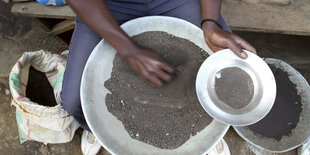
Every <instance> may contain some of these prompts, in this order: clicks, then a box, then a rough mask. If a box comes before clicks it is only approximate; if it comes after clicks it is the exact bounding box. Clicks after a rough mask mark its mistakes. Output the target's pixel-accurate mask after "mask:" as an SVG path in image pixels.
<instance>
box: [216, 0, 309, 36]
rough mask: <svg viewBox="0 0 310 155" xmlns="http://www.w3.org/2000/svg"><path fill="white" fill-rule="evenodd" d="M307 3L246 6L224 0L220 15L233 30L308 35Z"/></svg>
mask: <svg viewBox="0 0 310 155" xmlns="http://www.w3.org/2000/svg"><path fill="white" fill-rule="evenodd" d="M309 6H310V3H309V2H308V1H304V0H303V1H296V2H295V1H294V5H292V4H289V5H287V6H283V5H271V4H247V3H245V2H242V1H231V0H225V1H224V2H223V3H222V14H223V16H224V18H225V19H226V20H227V22H228V24H229V25H230V26H231V28H232V29H233V30H245V31H258V32H274V33H283V34H295V35H307V36H309V35H310V26H309V25H310V18H309V17H310V11H307V9H309V8H310V7H309Z"/></svg>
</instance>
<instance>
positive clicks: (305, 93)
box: [234, 58, 310, 153]
mask: <svg viewBox="0 0 310 155" xmlns="http://www.w3.org/2000/svg"><path fill="white" fill-rule="evenodd" d="M265 62H266V63H267V64H273V65H275V66H276V67H277V68H281V69H282V70H284V71H286V72H287V73H288V74H289V79H290V80H291V81H292V82H293V83H294V84H296V88H297V92H298V94H299V95H300V96H301V102H302V111H301V114H300V117H299V122H298V123H297V126H296V128H294V129H293V130H292V133H291V135H290V136H283V137H282V138H281V140H279V141H277V140H275V139H273V138H267V137H263V136H260V135H258V134H255V133H254V132H252V131H251V130H249V129H248V128H247V127H234V129H235V131H236V132H237V133H238V134H239V136H241V137H242V138H243V139H244V140H246V141H247V142H249V143H250V144H252V145H254V146H255V147H257V148H259V149H262V150H265V151H269V152H273V153H283V152H287V151H290V150H292V149H295V148H297V147H298V146H300V145H301V144H303V143H304V142H305V141H306V140H307V139H308V138H309V136H310V86H309V84H308V82H307V81H306V79H305V78H304V77H303V76H302V75H301V74H300V73H299V72H298V71H297V70H295V69H294V68H293V67H291V66H290V65H289V64H287V63H285V62H284V61H281V60H278V59H273V58H267V59H265ZM292 104H295V103H292ZM288 115H289V114H288Z"/></svg>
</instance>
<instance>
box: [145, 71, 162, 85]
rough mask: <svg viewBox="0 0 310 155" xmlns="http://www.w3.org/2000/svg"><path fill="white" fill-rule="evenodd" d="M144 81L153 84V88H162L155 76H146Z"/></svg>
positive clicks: (160, 82)
mask: <svg viewBox="0 0 310 155" xmlns="http://www.w3.org/2000/svg"><path fill="white" fill-rule="evenodd" d="M146 79H147V80H148V81H149V82H151V83H153V84H154V85H155V87H161V86H163V82H162V81H161V80H160V79H159V78H158V77H156V76H154V75H152V74H149V75H147V76H146Z"/></svg>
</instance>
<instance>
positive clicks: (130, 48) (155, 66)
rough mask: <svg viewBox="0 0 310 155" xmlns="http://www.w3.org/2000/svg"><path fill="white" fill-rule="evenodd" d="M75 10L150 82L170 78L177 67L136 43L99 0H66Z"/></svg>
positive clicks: (153, 82)
mask: <svg viewBox="0 0 310 155" xmlns="http://www.w3.org/2000/svg"><path fill="white" fill-rule="evenodd" d="M68 4H69V5H70V6H71V8H72V9H73V10H74V11H75V12H76V14H77V15H78V16H79V17H80V18H81V19H82V20H83V21H84V22H85V23H86V24H87V25H88V26H89V27H90V28H91V29H92V30H94V31H95V32H96V33H97V34H98V35H99V36H101V37H102V38H104V39H105V40H106V41H107V42H109V43H110V44H111V45H112V46H113V47H114V48H115V49H116V50H117V51H118V53H119V54H120V55H122V56H123V58H124V59H125V60H126V61H127V62H128V64H129V65H130V66H131V67H132V69H133V70H134V71H135V72H136V73H138V74H139V75H140V76H142V77H143V78H145V79H146V80H147V81H148V82H149V83H150V84H151V85H153V86H162V85H163V81H169V80H170V79H171V77H172V75H173V74H175V72H176V69H175V68H174V67H173V66H171V65H170V64H168V63H166V62H165V61H163V60H162V59H161V58H160V57H159V56H158V55H157V54H155V53H154V52H152V51H151V50H150V49H148V48H146V47H142V46H139V45H137V44H136V43H135V42H134V41H132V40H131V39H130V37H129V36H128V35H127V34H126V33H125V32H124V31H123V30H122V29H121V28H120V26H119V25H118V23H117V22H116V21H115V19H114V18H113V17H112V15H111V13H110V12H109V10H108V9H107V7H106V5H105V4H104V3H103V2H102V0H87V1H86V0H68Z"/></svg>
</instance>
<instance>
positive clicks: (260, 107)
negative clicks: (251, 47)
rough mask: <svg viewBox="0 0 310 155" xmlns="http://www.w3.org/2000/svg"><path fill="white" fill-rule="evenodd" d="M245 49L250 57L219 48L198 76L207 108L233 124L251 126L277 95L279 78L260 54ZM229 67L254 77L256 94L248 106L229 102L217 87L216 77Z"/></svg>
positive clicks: (200, 89) (202, 97)
mask: <svg viewBox="0 0 310 155" xmlns="http://www.w3.org/2000/svg"><path fill="white" fill-rule="evenodd" d="M245 52H246V53H247V54H248V57H247V58H246V59H242V58H239V57H238V56H237V55H236V54H234V53H233V52H232V51H231V50H229V49H225V50H221V51H218V52H216V53H215V54H213V55H211V56H209V57H208V58H207V59H206V60H205V61H204V62H203V64H202V65H201V67H200V69H199V71H198V74H197V78H196V92H197V96H198V99H199V101H200V104H201V105H202V107H203V108H204V109H205V111H206V112H207V113H208V114H209V115H210V116H212V117H213V118H214V119H216V120H218V121H220V122H222V123H225V124H229V125H233V126H247V125H250V124H254V123H256V122H258V121H259V120H261V119H262V118H264V117H265V116H266V115H267V114H268V112H269V111H270V110H271V108H272V106H273V103H274V101H275V97H276V82H275V78H274V76H273V73H272V71H271V70H270V68H269V67H268V65H267V64H266V63H265V62H264V61H263V60H262V59H261V58H260V57H258V56H257V55H255V54H253V53H251V52H249V51H245ZM225 68H238V69H241V70H242V71H243V72H245V73H247V75H248V76H249V77H250V78H251V80H252V83H251V84H252V87H253V89H252V92H253V93H252V97H251V98H250V100H249V102H248V104H247V105H245V106H244V107H241V108H233V107H231V106H228V104H226V103H224V102H223V101H222V100H220V99H219V97H218V95H217V93H216V91H215V81H216V78H219V77H220V76H221V72H222V71H223V69H225ZM241 82H243V81H241ZM228 87H229V86H227V88H226V86H225V87H224V88H222V89H228ZM224 92H225V91H224Z"/></svg>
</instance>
